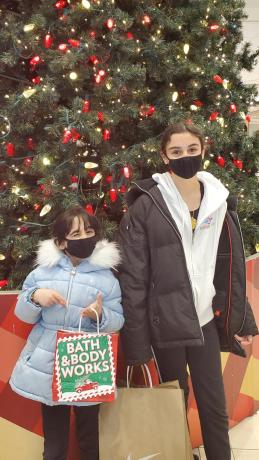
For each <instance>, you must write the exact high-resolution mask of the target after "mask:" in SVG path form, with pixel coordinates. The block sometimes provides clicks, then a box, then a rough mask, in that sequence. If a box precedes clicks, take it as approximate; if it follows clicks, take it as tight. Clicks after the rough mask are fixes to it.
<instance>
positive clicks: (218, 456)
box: [154, 320, 231, 460]
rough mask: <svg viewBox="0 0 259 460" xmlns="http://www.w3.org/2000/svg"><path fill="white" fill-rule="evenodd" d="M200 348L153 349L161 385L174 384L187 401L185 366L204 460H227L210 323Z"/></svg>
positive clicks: (218, 364)
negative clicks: (190, 384)
mask: <svg viewBox="0 0 259 460" xmlns="http://www.w3.org/2000/svg"><path fill="white" fill-rule="evenodd" d="M202 330H203V335H204V340H205V344H204V346H200V347H198V346H197V347H179V348H170V349H168V348H167V349H165V348H163V349H162V348H155V349H154V352H155V356H156V359H157V363H158V367H159V369H160V373H161V377H162V380H163V381H170V380H178V381H179V385H180V387H181V388H182V389H183V390H184V394H185V399H186V401H187V400H188V395H189V388H188V373H187V369H186V366H187V364H188V366H189V369H190V374H191V378H192V384H193V391H194V395H195V398H196V402H197V406H198V411H199V417H200V422H201V430H202V436H203V443H204V448H205V452H206V456H207V460H230V459H231V450H230V444H229V437H228V417H227V413H226V402H225V394H224V387H223V380H222V371H221V361H220V347H219V339H218V333H217V329H216V325H215V322H214V320H212V321H210V322H209V323H208V324H206V325H205V326H204V327H203V328H202Z"/></svg>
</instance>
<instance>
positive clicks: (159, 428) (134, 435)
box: [99, 386, 193, 460]
mask: <svg viewBox="0 0 259 460" xmlns="http://www.w3.org/2000/svg"><path fill="white" fill-rule="evenodd" d="M99 443H100V460H111V459H116V460H141V459H142V460H144V459H154V460H156V459H157V460H191V459H193V455H192V449H191V445H190V441H189V434H188V429H187V422H186V413H185V402H184V396H183V391H182V390H180V389H179V388H173V387H170V386H169V387H168V386H163V387H162V386H158V387H154V388H119V389H118V396H117V399H116V400H115V401H114V402H113V403H112V404H102V405H101V407H100V418H99Z"/></svg>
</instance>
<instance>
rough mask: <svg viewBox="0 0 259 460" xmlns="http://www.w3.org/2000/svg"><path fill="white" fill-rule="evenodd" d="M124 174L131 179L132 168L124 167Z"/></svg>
mask: <svg viewBox="0 0 259 460" xmlns="http://www.w3.org/2000/svg"><path fill="white" fill-rule="evenodd" d="M123 175H124V177H126V179H129V178H130V175H131V174H130V168H129V167H128V166H124V168H123Z"/></svg>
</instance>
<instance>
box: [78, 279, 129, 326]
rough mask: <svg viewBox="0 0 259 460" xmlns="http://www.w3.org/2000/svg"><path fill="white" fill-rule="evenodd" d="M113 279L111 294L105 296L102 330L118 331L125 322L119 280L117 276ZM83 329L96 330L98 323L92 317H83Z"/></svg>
mask: <svg viewBox="0 0 259 460" xmlns="http://www.w3.org/2000/svg"><path fill="white" fill-rule="evenodd" d="M111 279H112V286H111V290H110V292H109V294H108V295H106V296H105V297H104V298H103V309H102V320H101V323H100V332H118V331H119V330H120V329H121V328H122V326H123V324H124V316H123V311H122V305H121V289H120V285H119V281H118V280H117V279H116V278H115V277H112V278H111ZM82 329H83V330H85V331H88V332H96V330H97V323H96V321H94V320H92V319H90V320H89V318H83V319H82Z"/></svg>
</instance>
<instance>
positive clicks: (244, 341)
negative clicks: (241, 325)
mask: <svg viewBox="0 0 259 460" xmlns="http://www.w3.org/2000/svg"><path fill="white" fill-rule="evenodd" d="M234 337H235V339H236V340H238V342H240V343H241V344H242V345H249V344H251V343H252V341H253V336H252V335H244V337H240V336H239V335H237V334H235V336H234Z"/></svg>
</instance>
